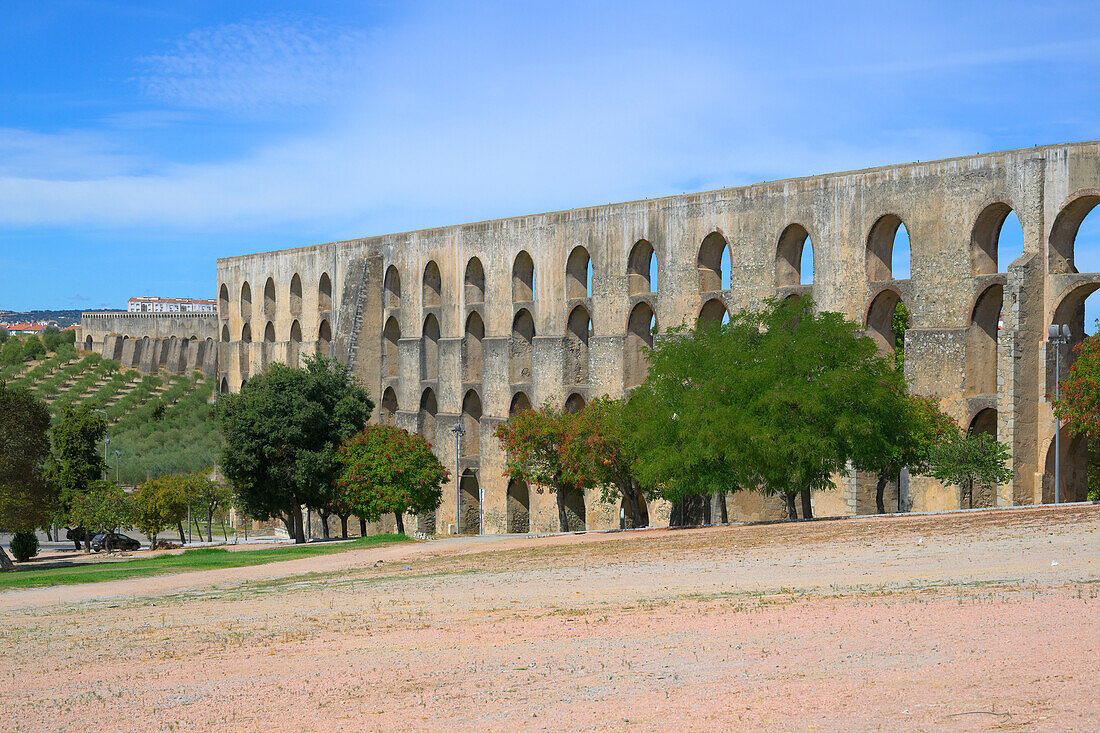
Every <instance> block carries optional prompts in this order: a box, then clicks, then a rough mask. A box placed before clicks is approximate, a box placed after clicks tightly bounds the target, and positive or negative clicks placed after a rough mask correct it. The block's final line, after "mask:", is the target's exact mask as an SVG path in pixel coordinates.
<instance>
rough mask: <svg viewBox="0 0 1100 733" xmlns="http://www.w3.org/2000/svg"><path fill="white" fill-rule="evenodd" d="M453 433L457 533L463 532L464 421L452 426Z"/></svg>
mask: <svg viewBox="0 0 1100 733" xmlns="http://www.w3.org/2000/svg"><path fill="white" fill-rule="evenodd" d="M451 433H452V434H453V435H454V436H455V534H462V522H461V521H460V519H461V516H462V487H461V486H459V478H458V460H459V457H460V456H461V454H462V451H461V444H462V436H463V435H465V434H466V428H464V427H462V423H460V422H456V423H455V424H454V425H452V426H451Z"/></svg>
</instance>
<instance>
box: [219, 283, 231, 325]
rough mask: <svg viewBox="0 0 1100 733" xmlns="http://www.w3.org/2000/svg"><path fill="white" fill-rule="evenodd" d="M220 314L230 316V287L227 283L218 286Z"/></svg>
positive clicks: (224, 316) (225, 316) (222, 316)
mask: <svg viewBox="0 0 1100 733" xmlns="http://www.w3.org/2000/svg"><path fill="white" fill-rule="evenodd" d="M218 316H220V317H221V318H229V288H228V287H226V284H225V283H222V284H221V287H219V288H218Z"/></svg>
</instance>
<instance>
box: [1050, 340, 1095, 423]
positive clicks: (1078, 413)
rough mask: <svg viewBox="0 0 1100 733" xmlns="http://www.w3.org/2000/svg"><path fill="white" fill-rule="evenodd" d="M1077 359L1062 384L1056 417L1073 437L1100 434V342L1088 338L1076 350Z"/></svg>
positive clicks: (1060, 385) (1055, 402) (1055, 408)
mask: <svg viewBox="0 0 1100 733" xmlns="http://www.w3.org/2000/svg"><path fill="white" fill-rule="evenodd" d="M1073 350H1074V351H1076V352H1077V359H1076V360H1075V361H1074V362H1073V366H1072V367H1070V370H1069V374H1067V375H1066V378H1065V379H1063V380H1062V381H1061V383H1059V385H1058V387H1059V392H1060V395H1059V397H1058V398H1057V399H1054V400H1053V401H1052V404H1053V406H1054V414H1055V416H1056V417H1057V418H1058V419H1059V420H1062V421H1063V422H1062V426H1063V427H1065V428H1066V430H1068V431H1069V433H1070V435H1074V436H1077V435H1096V434H1097V433H1100V338H1098V337H1097V336H1088V337H1086V338H1085V340H1084V341H1082V342H1081V343H1080V344H1078V345H1077V346H1075V347H1074V348H1073Z"/></svg>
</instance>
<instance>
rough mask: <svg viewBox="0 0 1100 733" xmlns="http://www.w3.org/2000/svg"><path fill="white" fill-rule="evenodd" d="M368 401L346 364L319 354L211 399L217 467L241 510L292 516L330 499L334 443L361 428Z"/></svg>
mask: <svg viewBox="0 0 1100 733" xmlns="http://www.w3.org/2000/svg"><path fill="white" fill-rule="evenodd" d="M373 409H374V403H373V402H371V400H370V398H369V397H368V396H367V393H366V391H365V390H364V389H363V388H362V387H360V386H359V384H358V382H357V381H356V380H355V378H354V377H353V376H352V374H351V372H350V371H349V370H348V368H347V366H345V365H344V364H341V363H339V362H337V361H335V360H333V359H329V358H327V357H324V356H321V355H315V356H311V357H308V358H307V359H306V360H305V365H304V367H303V368H300V369H297V368H293V367H289V366H286V365H283V364H278V363H273V364H270V365H269V366H267V367H266V368H265V370H264V372H262V373H260V374H257V375H256V376H254V377H252V378H251V379H249V380H248V382H247V383H246V384H245V385H244V387H242V388H241V391H240V392H238V393H236V394H228V395H223V396H221V397H220V398H219V401H218V408H217V411H216V414H217V416H218V421H219V423H220V425H221V428H222V434H223V436H224V443H223V446H222V453H221V468H222V472H223V473H224V474H225V476H226V478H228V479H229V481H230V484H231V485H232V487H233V490H234V492H235V493H236V495H237V499H238V502H239V503H240V505H241V508H242V509H243V510H244V511H245V512H246V513H247V514H249V515H250V516H253V517H256V518H258V519H271V518H274V517H279V516H288V517H291V518H293V527H294V533H295V535H296V540H297V541H298V542H304V541H305V531H304V528H303V526H302V511H301V507H302V506H303V505H305V506H309V507H320V506H322V505H323V504H327V503H328V502H329V501H330V500H331V496H330V495H329V493H328V492H329V489H330V487H331V486H332V482H333V479H334V478H335V470H336V464H335V460H334V459H335V457H336V451H337V449H338V448H339V447H340V445H341V444H342V443H343V442H344V441H345V440H347V439H348V438H349V437H351V436H352V435H354V434H355V433H357V432H359V431H360V430H362V429H363V427H364V425H365V424H366V422H367V420H368V418H369V417H370V414H371V411H372V410H373Z"/></svg>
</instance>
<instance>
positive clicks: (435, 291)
mask: <svg viewBox="0 0 1100 733" xmlns="http://www.w3.org/2000/svg"><path fill="white" fill-rule="evenodd" d="M442 293H443V278H442V276H441V275H440V274H439V265H437V264H435V260H432V261H430V262H428V264H427V265H426V266H425V267H424V279H423V282H422V283H421V301H422V305H423V307H425V308H435V307H436V306H438V305H439V303H440V302H441V300H442Z"/></svg>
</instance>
